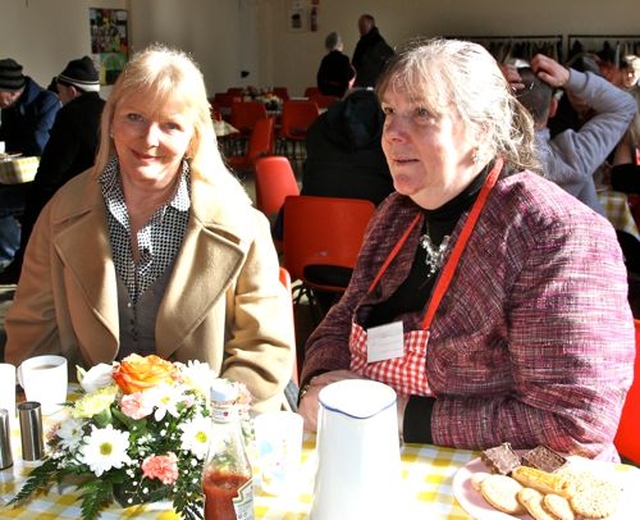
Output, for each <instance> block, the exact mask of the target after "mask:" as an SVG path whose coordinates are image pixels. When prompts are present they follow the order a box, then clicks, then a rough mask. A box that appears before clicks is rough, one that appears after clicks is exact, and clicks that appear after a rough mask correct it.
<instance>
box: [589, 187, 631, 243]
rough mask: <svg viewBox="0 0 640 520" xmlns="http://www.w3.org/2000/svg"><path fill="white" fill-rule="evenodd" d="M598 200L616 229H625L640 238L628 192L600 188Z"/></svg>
mask: <svg viewBox="0 0 640 520" xmlns="http://www.w3.org/2000/svg"><path fill="white" fill-rule="evenodd" d="M598 200H599V201H600V204H602V208H603V209H604V214H605V216H606V217H607V220H608V221H609V222H611V224H612V225H613V227H614V229H616V230H617V231H624V232H625V233H628V234H630V235H632V236H634V237H636V238H637V239H638V240H640V231H638V226H637V225H636V221H635V219H634V218H633V214H632V213H631V208H629V199H628V198H627V194H626V193H622V192H620V191H614V190H612V189H610V188H601V189H599V190H598Z"/></svg>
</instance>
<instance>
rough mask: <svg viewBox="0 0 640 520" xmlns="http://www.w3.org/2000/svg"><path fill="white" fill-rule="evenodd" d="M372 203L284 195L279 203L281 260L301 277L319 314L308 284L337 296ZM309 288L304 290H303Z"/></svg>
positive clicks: (351, 265) (294, 276) (343, 286)
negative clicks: (281, 210) (283, 201)
mask: <svg viewBox="0 0 640 520" xmlns="http://www.w3.org/2000/svg"><path fill="white" fill-rule="evenodd" d="M374 210H375V206H374V204H373V203H372V202H371V201H368V200H363V199H345V198H336V197H315V196H310V195H298V196H288V197H287V198H286V199H285V203H284V238H283V252H284V257H283V265H284V267H285V268H286V269H287V270H288V271H289V273H290V274H291V278H292V279H293V280H301V281H302V285H301V286H300V287H301V291H299V293H298V295H297V297H298V298H299V297H301V296H302V295H304V294H306V295H307V296H308V297H309V299H310V301H311V304H312V305H313V306H314V307H315V309H316V316H317V317H318V318H321V317H322V314H324V309H321V307H320V306H319V305H318V302H317V301H316V299H315V297H314V293H313V291H314V290H320V291H325V292H327V291H328V292H334V293H336V296H340V295H341V294H342V293H343V292H344V291H345V289H346V288H347V285H348V284H349V279H350V278H351V273H352V271H353V268H354V267H355V264H356V259H357V257H358V253H359V252H360V247H361V245H362V240H363V238H364V232H365V229H366V227H367V225H368V224H369V220H370V219H371V216H372V215H373V212H374ZM309 289H310V290H309Z"/></svg>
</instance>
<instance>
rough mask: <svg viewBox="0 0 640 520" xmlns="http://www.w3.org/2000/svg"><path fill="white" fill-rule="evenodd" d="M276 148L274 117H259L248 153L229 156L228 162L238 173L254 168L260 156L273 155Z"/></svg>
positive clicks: (252, 132) (250, 139)
mask: <svg viewBox="0 0 640 520" xmlns="http://www.w3.org/2000/svg"><path fill="white" fill-rule="evenodd" d="M274 149H275V122H274V119H273V118H272V117H266V118H264V119H258V120H257V121H256V122H255V125H254V126H253V130H252V131H251V135H250V136H249V145H248V147H247V153H246V154H243V155H232V156H230V157H227V158H226V160H227V164H228V165H229V166H230V167H231V169H233V170H234V171H235V172H236V173H240V172H243V171H248V170H251V169H253V167H254V165H255V162H256V161H257V160H258V159H259V158H260V157H265V156H267V155H273V153H274Z"/></svg>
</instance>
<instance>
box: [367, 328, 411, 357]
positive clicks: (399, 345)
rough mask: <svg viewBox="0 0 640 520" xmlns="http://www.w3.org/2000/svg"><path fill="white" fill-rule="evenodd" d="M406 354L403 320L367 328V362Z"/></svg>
mask: <svg viewBox="0 0 640 520" xmlns="http://www.w3.org/2000/svg"><path fill="white" fill-rule="evenodd" d="M402 356H404V330H403V327H402V322H401V321H395V322H393V323H387V324H386V325H379V326H378V327H372V328H370V329H368V330H367V363H375V362H376V361H384V360H385V359H395V358H399V357H402Z"/></svg>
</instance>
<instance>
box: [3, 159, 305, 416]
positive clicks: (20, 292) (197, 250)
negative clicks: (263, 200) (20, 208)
mask: <svg viewBox="0 0 640 520" xmlns="http://www.w3.org/2000/svg"><path fill="white" fill-rule="evenodd" d="M191 193H192V195H191V199H192V200H191V203H192V204H191V210H190V211H191V215H190V219H189V224H188V227H187V231H186V234H185V237H184V241H183V244H182V247H181V249H180V251H179V253H178V256H177V258H176V261H175V264H174V268H173V272H172V273H171V277H170V279H169V282H168V286H167V288H166V292H165V295H164V297H163V299H162V302H161V304H160V307H159V309H158V316H157V319H156V326H155V338H156V351H157V354H158V355H159V356H161V357H163V358H166V359H170V360H176V361H183V362H186V361H188V360H200V361H207V362H208V363H209V365H210V366H211V367H212V368H213V369H214V370H216V371H217V372H218V373H220V374H221V375H223V376H225V377H228V378H230V379H233V380H238V381H242V382H243V383H245V384H246V385H247V387H248V389H249V390H250V392H251V393H252V395H253V397H254V409H255V410H256V411H262V410H266V409H270V408H271V409H273V408H277V407H279V406H280V404H281V403H282V392H283V389H284V387H285V386H286V384H287V382H288V380H289V379H290V377H291V373H292V364H293V359H294V348H295V346H294V332H293V330H294V329H293V318H292V312H291V299H290V295H289V294H288V293H287V291H286V290H285V288H284V287H283V286H282V284H281V283H280V282H279V278H278V259H277V255H276V253H275V249H274V247H273V242H272V239H271V235H270V231H269V225H268V222H267V220H266V218H264V217H263V216H262V214H261V213H259V212H258V211H257V210H255V209H253V208H252V207H251V206H250V203H249V202H248V201H245V200H243V199H241V197H240V196H239V195H236V194H234V193H229V192H228V191H227V190H224V189H223V188H222V187H221V186H219V185H215V184H211V183H208V182H204V181H198V180H194V179H192V181H191ZM117 301H118V298H117V283H116V271H115V267H114V263H113V258H112V254H111V245H110V240H109V232H108V227H107V218H106V208H105V205H104V201H103V198H102V195H101V192H100V185H99V183H98V181H97V180H96V179H95V177H94V176H92V175H91V173H90V172H85V173H84V174H81V175H80V176H78V177H76V178H75V179H73V180H72V181H70V182H69V183H68V184H67V185H65V186H64V187H63V188H62V189H61V190H59V191H58V192H57V193H56V195H55V196H54V198H53V199H52V200H51V202H50V203H49V204H48V205H47V206H46V207H45V208H44V210H43V212H42V214H41V215H40V218H39V219H38V222H37V224H36V227H35V228H34V232H33V234H32V236H31V238H30V241H29V245H28V247H27V251H26V255H25V261H24V266H23V271H22V275H21V279H20V283H19V285H18V288H17V291H16V295H15V300H14V304H13V306H12V307H11V309H10V310H9V311H8V313H7V317H6V329H7V338H8V339H7V344H6V349H5V358H6V360H7V362H10V363H14V364H19V363H20V362H21V361H22V360H24V359H26V358H28V357H31V356H35V355H39V354H54V353H55V354H62V355H64V356H66V357H67V359H68V361H69V366H70V372H71V376H72V377H73V374H74V373H75V365H81V366H84V367H90V366H92V365H95V364H97V363H101V362H102V363H110V362H111V361H113V360H114V359H115V357H116V355H117V352H118V348H119V321H118V304H117Z"/></svg>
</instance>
